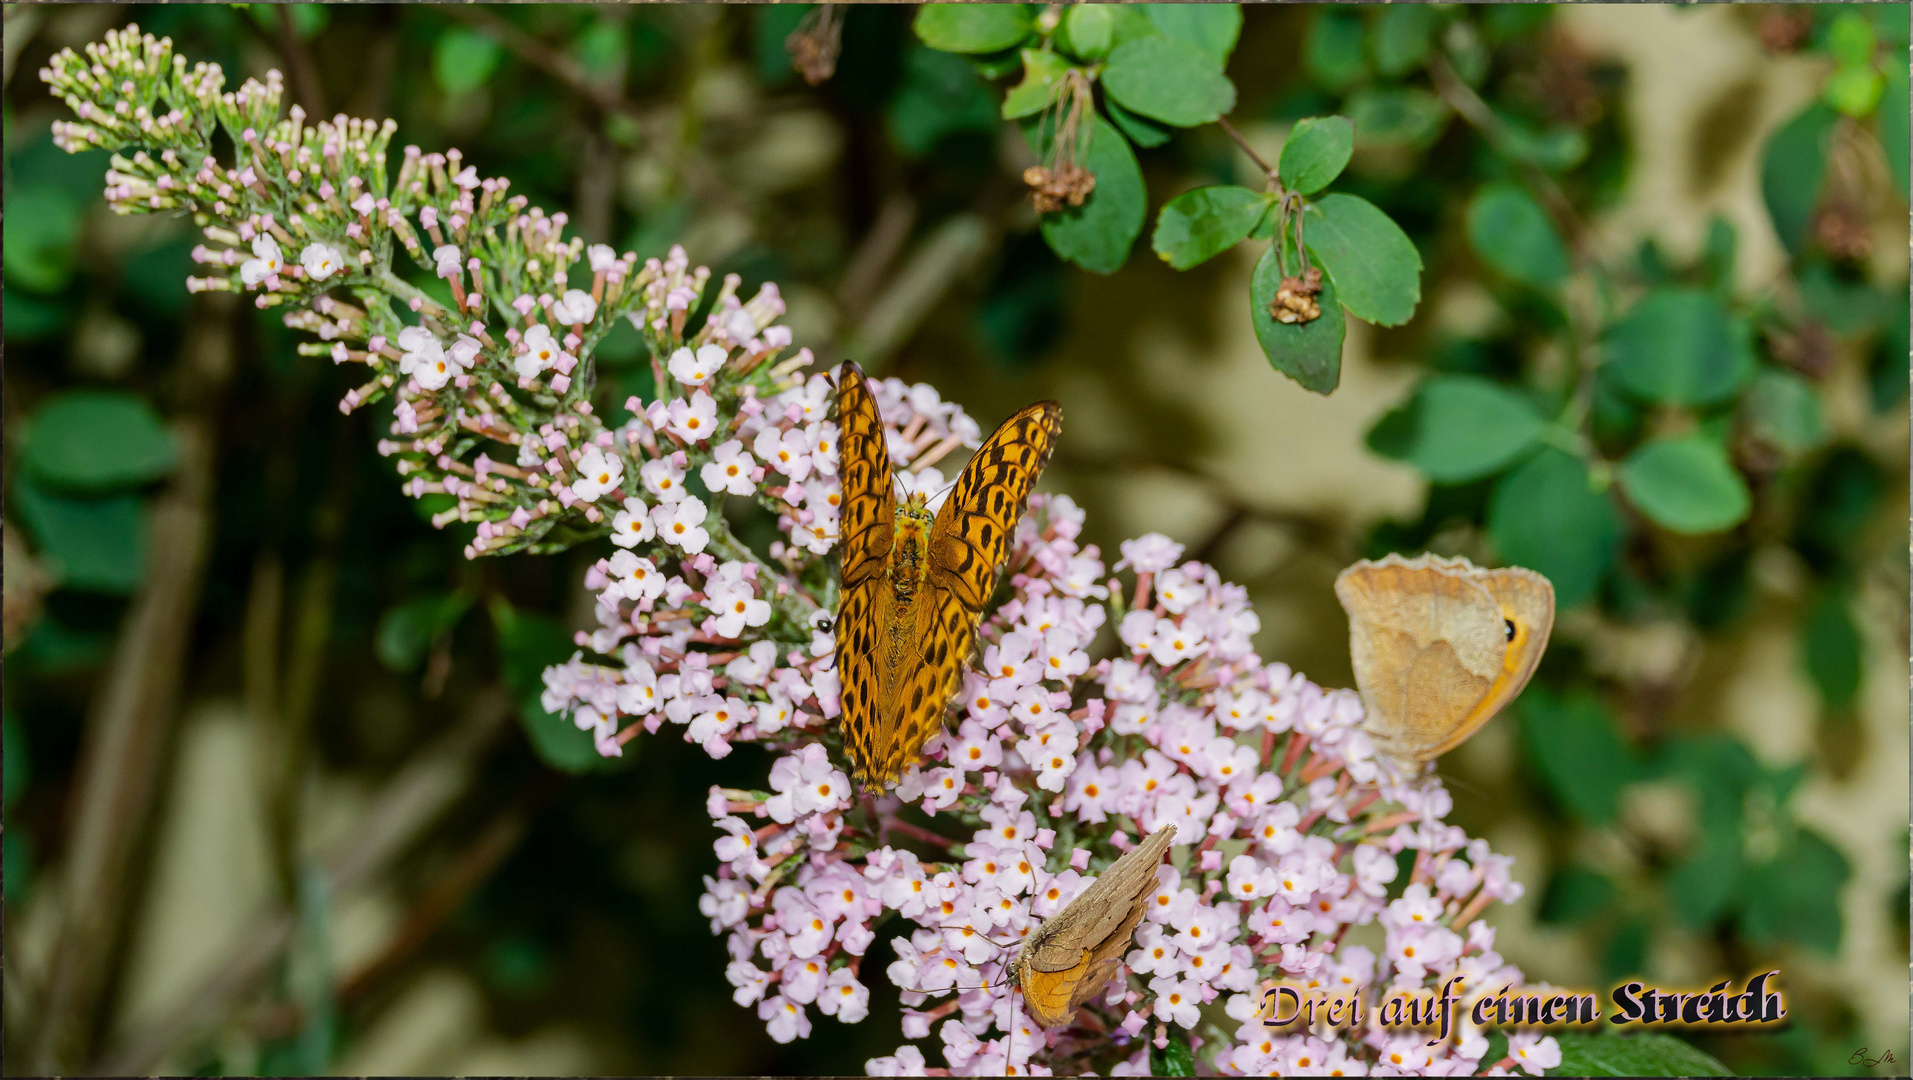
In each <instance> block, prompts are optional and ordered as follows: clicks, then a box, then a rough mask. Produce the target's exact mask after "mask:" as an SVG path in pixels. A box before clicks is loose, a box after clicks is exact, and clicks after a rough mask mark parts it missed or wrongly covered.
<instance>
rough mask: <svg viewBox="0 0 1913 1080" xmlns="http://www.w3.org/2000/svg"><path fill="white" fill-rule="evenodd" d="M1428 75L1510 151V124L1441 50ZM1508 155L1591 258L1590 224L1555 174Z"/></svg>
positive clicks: (1581, 253) (1583, 255)
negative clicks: (1508, 124) (1589, 244)
mask: <svg viewBox="0 0 1913 1080" xmlns="http://www.w3.org/2000/svg"><path fill="white" fill-rule="evenodd" d="M1428 75H1429V78H1431V79H1432V80H1434V83H1435V90H1436V91H1437V92H1438V93H1439V94H1441V98H1442V100H1443V101H1446V102H1447V103H1448V105H1449V107H1450V108H1452V109H1454V110H1455V112H1456V113H1458V114H1459V115H1460V116H1461V118H1462V119H1463V120H1465V121H1467V123H1468V126H1470V127H1472V128H1474V129H1475V130H1476V131H1479V132H1480V133H1481V135H1482V137H1483V138H1485V139H1487V140H1488V143H1489V144H1490V145H1491V146H1493V147H1494V148H1495V149H1496V150H1498V151H1501V152H1503V153H1504V154H1505V153H1507V145H1508V126H1507V125H1506V124H1504V123H1502V121H1501V117H1499V116H1496V115H1495V112H1494V110H1493V109H1491V108H1489V107H1488V103H1487V102H1485V101H1483V100H1481V95H1480V94H1477V93H1475V91H1474V88H1473V87H1470V86H1469V85H1468V84H1467V83H1465V82H1462V81H1461V78H1460V77H1459V76H1457V75H1456V74H1455V69H1454V68H1453V67H1450V66H1449V64H1448V60H1447V58H1446V57H1443V56H1442V55H1441V54H1440V53H1439V52H1437V53H1434V54H1431V55H1430V56H1429V58H1428ZM1507 156H1508V157H1509V158H1510V159H1512V160H1514V161H1516V162H1517V164H1518V166H1519V167H1520V170H1521V174H1522V176H1523V178H1524V179H1526V180H1527V182H1528V186H1529V187H1531V188H1533V189H1534V191H1535V193H1536V194H1538V195H1540V196H1541V201H1542V202H1543V203H1544V204H1546V206H1547V208H1548V212H1549V213H1550V214H1552V215H1553V216H1554V219H1555V223H1556V224H1557V225H1559V226H1560V227H1561V231H1562V232H1563V233H1565V234H1567V237H1568V246H1569V247H1571V248H1573V249H1574V253H1575V256H1576V258H1578V259H1583V260H1588V261H1592V259H1593V253H1592V252H1591V250H1590V249H1589V246H1588V228H1587V224H1586V223H1585V222H1583V221H1582V220H1581V215H1580V214H1579V213H1578V212H1577V211H1576V210H1575V209H1574V203H1573V202H1571V201H1570V200H1569V199H1568V196H1567V193H1566V192H1564V191H1562V190H1561V185H1560V184H1558V183H1555V180H1554V177H1552V176H1549V175H1548V173H1547V170H1545V169H1543V168H1541V167H1540V166H1539V165H1536V164H1535V163H1533V162H1531V161H1524V160H1521V159H1519V158H1517V157H1515V155H1513V154H1508V155H1507Z"/></svg>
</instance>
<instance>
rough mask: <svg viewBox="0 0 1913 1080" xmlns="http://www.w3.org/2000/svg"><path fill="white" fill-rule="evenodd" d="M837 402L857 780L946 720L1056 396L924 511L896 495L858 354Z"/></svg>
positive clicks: (869, 778)
mask: <svg viewBox="0 0 1913 1080" xmlns="http://www.w3.org/2000/svg"><path fill="white" fill-rule="evenodd" d="M837 413H838V425H839V428H840V431H841V437H840V440H839V448H840V454H841V459H840V461H841V464H840V468H839V475H840V476H841V477H842V480H843V506H842V509H841V521H840V525H839V543H840V545H841V550H842V578H843V590H842V592H841V594H840V597H839V602H838V610H837V618H836V628H837V650H838V667H839V671H840V677H841V697H842V705H843V716H844V752H845V753H846V754H847V755H848V756H849V758H850V763H851V768H852V772H853V774H854V776H855V777H856V780H857V782H858V784H860V785H861V786H862V787H864V788H865V789H866V790H883V789H885V788H888V787H890V786H892V785H893V784H895V783H896V782H897V780H898V779H899V778H900V777H901V776H902V775H903V772H904V770H906V769H908V768H909V767H910V766H911V765H912V764H914V763H915V762H916V760H917V758H918V757H919V755H920V754H921V752H922V749H923V744H924V743H926V742H928V741H929V740H930V737H931V736H933V735H935V734H936V732H937V730H938V729H939V728H940V727H941V725H942V720H943V713H944V709H945V708H946V707H947V706H948V704H949V702H950V698H951V697H952V696H954V695H955V694H956V690H957V685H958V681H959V679H960V678H961V675H962V666H963V662H964V660H965V659H967V658H968V657H969V655H970V650H971V648H972V646H973V645H974V644H975V640H976V625H977V621H978V619H980V618H981V617H982V614H983V605H984V603H985V602H986V601H987V600H988V599H989V595H990V593H991V592H992V591H993V590H994V589H995V588H996V579H997V576H998V575H999V574H1000V573H1001V571H1002V568H1003V563H1004V562H1005V560H1006V559H1007V558H1008V557H1009V544H1010V539H1011V538H1012V537H1013V536H1014V534H1015V532H1016V526H1017V522H1018V521H1020V520H1021V519H1022V516H1023V509H1024V507H1025V506H1027V505H1028V503H1029V495H1030V489H1031V488H1032V487H1034V486H1035V483H1036V477H1037V474H1038V473H1040V472H1041V471H1042V469H1043V465H1044V463H1045V462H1047V461H1048V460H1049V455H1050V450H1051V448H1052V447H1053V446H1054V444H1055V439H1056V432H1057V428H1058V426H1059V424H1060V422H1061V418H1062V409H1061V408H1059V407H1058V406H1057V405H1056V403H1055V402H1050V401H1044V402H1038V403H1037V404H1035V405H1031V406H1029V407H1028V408H1025V409H1023V410H1022V411H1021V412H1018V413H1017V414H1016V415H1015V416H1012V417H1010V418H1009V419H1008V420H1006V421H1004V422H1003V424H1002V425H1001V426H1000V427H998V428H997V429H996V431H995V432H993V433H992V434H991V435H990V437H989V438H987V439H985V440H984V441H983V445H982V447H981V448H980V449H978V450H977V452H976V454H975V455H974V456H973V457H972V458H971V459H970V462H969V464H968V465H967V466H965V467H964V470H963V472H962V474H961V475H960V476H959V477H958V478H957V482H956V484H955V486H954V488H953V490H952V491H951V492H950V497H949V498H948V499H947V500H945V501H944V503H943V505H942V507H941V508H939V509H938V510H936V511H935V512H934V513H933V512H932V511H931V510H930V508H929V502H928V499H927V498H926V497H925V495H924V494H923V493H921V492H918V493H913V494H911V495H910V496H909V497H908V498H906V499H904V500H903V501H901V502H899V501H898V500H897V498H896V497H895V494H894V493H893V491H892V480H891V472H890V453H889V448H888V446H887V445H886V443H885V441H884V434H883V421H882V418H881V417H880V416H879V414H878V411H877V404H876V401H875V399H874V398H873V397H872V396H871V394H870V389H869V387H868V386H867V385H866V384H865V382H864V378H863V373H862V372H861V371H859V370H858V368H857V365H855V364H851V363H846V364H844V365H843V366H842V367H841V368H839V369H838V376H837Z"/></svg>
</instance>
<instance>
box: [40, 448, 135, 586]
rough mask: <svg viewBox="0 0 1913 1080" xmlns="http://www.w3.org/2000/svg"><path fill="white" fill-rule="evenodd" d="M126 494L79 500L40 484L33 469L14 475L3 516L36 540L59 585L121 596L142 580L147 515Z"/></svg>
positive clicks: (133, 496) (132, 498) (133, 497)
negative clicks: (19, 525)
mask: <svg viewBox="0 0 1913 1080" xmlns="http://www.w3.org/2000/svg"><path fill="white" fill-rule="evenodd" d="M144 509H145V507H144V503H143V500H142V499H141V498H140V497H139V496H138V495H134V494H132V493H130V492H125V493H121V494H117V495H106V496H101V497H96V498H80V497H75V496H69V495H66V494H63V493H60V492H56V491H53V490H51V489H49V488H46V487H44V486H42V485H41V484H40V483H39V482H38V481H37V480H36V479H35V477H34V475H33V471H32V470H31V469H21V470H19V471H18V472H16V473H14V476H13V483H12V484H11V485H9V490H8V499H7V515H8V516H9V517H15V516H17V519H18V520H19V522H20V524H22V525H24V526H26V529H27V532H28V533H30V534H31V535H32V536H33V539H34V540H35V541H36V542H37V544H38V548H37V554H39V555H40V556H41V557H42V558H43V559H44V560H45V562H46V565H47V568H48V569H49V570H51V571H52V572H53V574H54V576H55V578H56V580H58V582H59V584H60V585H61V586H63V587H65V588H71V589H80V590H83V591H86V592H101V593H112V594H115V595H125V594H128V593H131V592H132V591H133V590H135V589H137V588H139V585H140V582H141V581H143V580H144V579H145V576H146V515H145V514H144V513H143V510H144Z"/></svg>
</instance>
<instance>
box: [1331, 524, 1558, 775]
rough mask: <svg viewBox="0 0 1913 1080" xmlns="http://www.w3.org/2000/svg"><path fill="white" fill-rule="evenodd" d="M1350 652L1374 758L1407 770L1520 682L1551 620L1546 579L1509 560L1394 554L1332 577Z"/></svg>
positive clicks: (1470, 729) (1447, 744) (1448, 745)
mask: <svg viewBox="0 0 1913 1080" xmlns="http://www.w3.org/2000/svg"><path fill="white" fill-rule="evenodd" d="M1335 595H1336V598H1337V599H1339V600H1340V601H1341V602H1342V607H1343V609H1344V610H1346V611H1347V612H1348V623H1349V656H1350V659H1351V660H1352V661H1353V662H1354V666H1355V684H1356V686H1357V687H1358V688H1359V689H1360V691H1361V695H1362V704H1363V706H1364V708H1365V710H1366V718H1365V719H1364V721H1363V727H1364V729H1365V730H1366V731H1367V732H1368V734H1369V738H1370V739H1371V740H1373V742H1374V744H1375V748H1376V750H1377V751H1378V752H1380V754H1381V756H1382V758H1383V759H1384V760H1385V761H1387V762H1389V763H1391V764H1393V765H1395V766H1396V767H1397V771H1398V772H1408V773H1411V774H1412V773H1413V772H1415V771H1419V770H1420V768H1421V767H1422V766H1423V765H1424V764H1425V763H1426V762H1429V761H1432V760H1434V759H1435V758H1436V757H1438V756H1440V755H1442V754H1444V753H1447V752H1448V751H1449V750H1452V749H1454V748H1455V747H1456V746H1459V745H1460V744H1461V743H1462V741H1463V740H1465V739H1467V738H1468V737H1469V736H1470V735H1473V734H1474V733H1475V732H1476V731H1478V730H1480V728H1481V726H1482V725H1483V724H1486V723H1487V722H1488V721H1489V720H1490V719H1492V718H1493V717H1494V715H1495V714H1496V713H1498V712H1500V711H1501V709H1502V708H1503V707H1504V706H1506V705H1507V704H1508V703H1509V702H1510V701H1513V700H1514V698H1515V695H1517V694H1519V693H1520V692H1521V689H1522V687H1524V686H1526V685H1527V683H1528V679H1529V677H1530V676H1532V675H1533V674H1534V669H1535V667H1536V666H1537V665H1538V664H1539V663H1540V662H1541V654H1542V652H1543V651H1544V650H1545V649H1546V648H1547V645H1548V634H1549V632H1550V630H1551V629H1552V627H1553V625H1554V586H1553V584H1551V583H1550V582H1549V581H1548V579H1547V578H1545V577H1543V576H1541V575H1540V574H1537V573H1535V572H1534V571H1532V570H1527V569H1524V568H1522V567H1519V566H1512V567H1504V568H1499V569H1483V568H1481V567H1478V566H1476V565H1474V564H1473V563H1471V562H1469V561H1468V560H1467V559H1444V558H1441V557H1439V556H1436V555H1420V556H1417V557H1415V558H1413V559H1404V558H1402V557H1401V556H1399V555H1389V556H1387V557H1386V558H1383V559H1380V560H1375V561H1369V560H1366V559H1364V560H1363V561H1361V562H1358V563H1356V564H1355V565H1353V566H1350V567H1349V568H1348V569H1346V570H1344V571H1342V573H1341V575H1340V576H1339V577H1337V578H1336V579H1335Z"/></svg>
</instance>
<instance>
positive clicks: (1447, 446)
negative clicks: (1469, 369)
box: [1398, 375, 1543, 484]
mask: <svg viewBox="0 0 1913 1080" xmlns="http://www.w3.org/2000/svg"><path fill="white" fill-rule="evenodd" d="M1409 418H1410V420H1411V421H1412V426H1411V427H1410V429H1409V430H1408V432H1407V433H1406V438H1405V439H1404V440H1403V441H1402V442H1401V443H1400V444H1399V448H1398V451H1399V453H1400V455H1401V458H1402V459H1403V460H1405V461H1407V462H1408V463H1409V464H1411V465H1414V466H1415V467H1416V468H1418V469H1420V470H1421V471H1422V472H1424V473H1426V474H1427V475H1428V478H1429V479H1430V480H1433V481H1435V482H1437V483H1442V484H1459V483H1463V482H1466V481H1469V480H1478V479H1480V478H1481V477H1484V476H1491V475H1493V474H1494V473H1497V472H1500V471H1501V470H1502V469H1504V468H1506V467H1507V466H1508V465H1509V464H1510V463H1512V462H1513V461H1514V460H1515V458H1517V457H1519V456H1520V455H1521V454H1522V452H1523V451H1525V450H1527V449H1528V448H1529V447H1530V446H1533V445H1534V440H1535V438H1536V437H1537V436H1539V435H1540V434H1541V428H1542V425H1543V421H1542V419H1541V415H1540V414H1539V413H1537V412H1536V411H1535V409H1534V406H1532V405H1530V404H1529V403H1528V401H1527V399H1526V398H1524V397H1522V396H1520V395H1519V394H1516V393H1513V392H1512V391H1509V390H1506V389H1504V388H1502V387H1501V386H1500V385H1499V384H1497V383H1494V382H1491V381H1489V380H1487V379H1484V378H1481V377H1480V376H1478V375H1437V376H1435V377H1434V378H1432V379H1429V380H1428V381H1427V382H1425V383H1423V384H1422V385H1421V389H1419V390H1418V391H1416V393H1415V397H1414V399H1413V400H1412V401H1410V402H1409Z"/></svg>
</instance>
